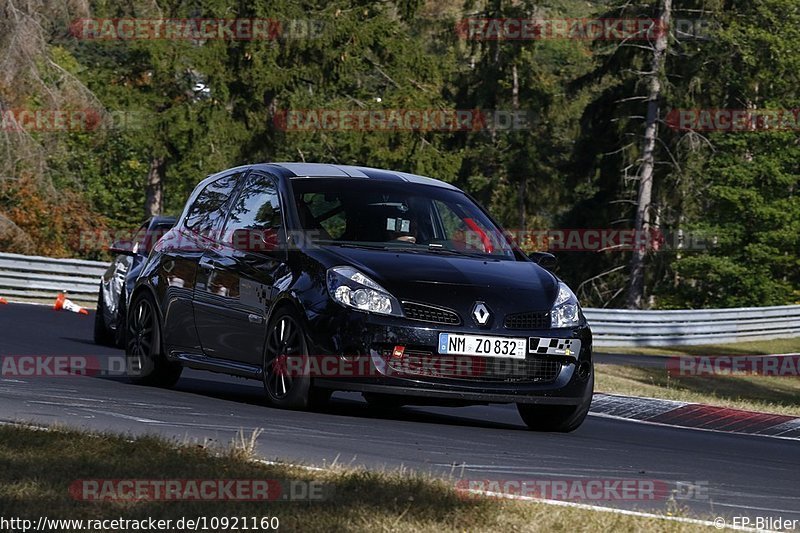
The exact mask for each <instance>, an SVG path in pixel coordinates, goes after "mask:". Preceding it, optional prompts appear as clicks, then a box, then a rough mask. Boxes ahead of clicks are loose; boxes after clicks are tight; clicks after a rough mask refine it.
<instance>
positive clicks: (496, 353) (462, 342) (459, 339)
mask: <svg viewBox="0 0 800 533" xmlns="http://www.w3.org/2000/svg"><path fill="white" fill-rule="evenodd" d="M527 345H528V340H527V339H519V338H508V337H492V336H486V335H458V334H456V333H439V353H440V354H450V355H476V356H481V357H508V358H511V359H525V351H526V348H527Z"/></svg>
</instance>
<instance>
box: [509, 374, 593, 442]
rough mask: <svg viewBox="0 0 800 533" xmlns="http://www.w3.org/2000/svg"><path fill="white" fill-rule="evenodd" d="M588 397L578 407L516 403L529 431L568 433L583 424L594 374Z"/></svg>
mask: <svg viewBox="0 0 800 533" xmlns="http://www.w3.org/2000/svg"><path fill="white" fill-rule="evenodd" d="M588 388H589V394H588V397H587V398H586V399H585V400H584V401H583V402H582V403H580V404H579V405H531V404H524V403H518V404H517V411H519V415H520V417H522V421H523V422H525V424H526V425H527V426H528V428H529V429H532V430H534V431H558V432H562V433H569V432H570V431H575V430H576V429H578V427H580V425H581V424H583V421H584V419H585V418H586V415H587V414H588V413H589V407H590V406H591V404H592V392H593V391H594V372H592V375H591V376H590V377H589V384H588Z"/></svg>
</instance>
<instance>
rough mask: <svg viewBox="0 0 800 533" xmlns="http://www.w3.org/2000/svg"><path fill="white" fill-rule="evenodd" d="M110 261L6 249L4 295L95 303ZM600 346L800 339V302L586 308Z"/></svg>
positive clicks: (1, 260) (0, 290)
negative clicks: (60, 294) (733, 306)
mask: <svg viewBox="0 0 800 533" xmlns="http://www.w3.org/2000/svg"><path fill="white" fill-rule="evenodd" d="M107 267H108V264H107V263H102V262H98V261H82V260H78V259H52V258H49V257H35V256H34V257H31V256H24V255H15V254H7V253H0V296H3V297H6V298H11V299H17V300H21V301H24V300H28V301H30V300H39V301H42V300H54V299H55V297H56V295H57V293H58V292H60V291H66V292H67V294H68V295H69V298H70V299H71V300H74V301H75V302H77V303H79V304H81V305H86V306H90V307H91V306H93V305H94V304H95V302H96V301H97V291H98V289H99V283H100V276H101V275H102V274H103V272H105V270H106V268H107ZM583 311H584V313H585V314H586V318H587V319H588V320H589V324H590V325H591V326H592V333H593V334H594V344H595V346H678V345H690V344H717V343H727V342H741V341H751V340H768V339H778V338H789V337H800V305H788V306H779V307H745V308H738V309H697V310H682V311H634V310H628V309H592V308H585V309H584V310H583Z"/></svg>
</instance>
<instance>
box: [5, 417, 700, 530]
mask: <svg viewBox="0 0 800 533" xmlns="http://www.w3.org/2000/svg"><path fill="white" fill-rule="evenodd" d="M243 443H244V446H241V445H240V446H237V447H232V448H230V449H228V450H220V449H209V448H205V447H203V446H198V445H188V444H177V443H170V442H165V441H163V440H160V439H157V438H152V437H144V438H137V439H126V438H123V437H121V436H113V435H93V434H86V433H81V432H76V431H69V430H60V429H56V430H50V431H43V430H36V429H31V428H25V427H18V426H0V464H2V465H3V468H0V509H2V515H3V517H5V518H9V517H21V518H27V519H32V520H34V521H36V520H38V518H39V517H40V516H46V517H48V518H65V519H83V520H87V519H114V518H126V519H146V518H148V517H153V518H156V519H172V520H177V519H179V518H181V517H201V516H204V517H209V518H210V517H235V516H240V517H241V516H246V517H251V516H256V517H272V516H274V517H278V518H279V520H280V530H281V531H370V532H371V531H436V532H445V531H540V530H541V531H649V532H661V531H663V532H679V531H694V530H698V529H700V527H701V526H697V525H693V524H687V523H680V522H674V521H666V520H658V519H652V518H642V517H634V516H626V515H620V514H615V513H608V512H597V511H592V510H586V509H577V508H568V507H554V506H551V505H546V504H542V503H532V502H520V501H510V500H495V499H473V498H463V497H459V495H458V494H457V493H456V492H455V491H454V490H453V489H452V488H450V486H449V485H447V483H446V482H444V481H441V480H435V479H429V478H426V477H422V476H420V475H415V474H409V473H404V472H367V471H362V470H352V469H343V468H337V469H333V470H325V471H312V470H309V469H303V468H298V467H292V466H284V465H268V464H262V463H257V462H253V461H252V460H250V457H249V456H250V453H251V452H249V451H248V448H249V446H248V444H247V441H246V439H245V440H244V441H243ZM80 479H116V480H119V479H138V480H142V479H277V480H285V481H286V480H295V481H317V482H322V483H324V484H325V485H326V487H327V490H326V492H327V493H329V494H330V497H329V498H328V499H326V500H325V501H313V502H298V501H294V502H288V501H275V502H236V501H225V502H209V501H203V502H197V501H168V502H164V501H138V502H125V503H122V502H85V501H78V500H75V499H74V498H73V497H72V496H70V493H69V492H68V487H69V486H70V484H72V483H73V482H74V481H75V480H80ZM34 523H35V522H34ZM704 529H706V528H704ZM59 531H71V530H70V529H61V530H59ZM250 531H253V530H252V529H251V530H250Z"/></svg>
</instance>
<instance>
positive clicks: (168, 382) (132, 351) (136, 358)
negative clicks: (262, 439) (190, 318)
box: [125, 293, 183, 387]
mask: <svg viewBox="0 0 800 533" xmlns="http://www.w3.org/2000/svg"><path fill="white" fill-rule="evenodd" d="M131 311H132V312H131V316H130V317H129V320H128V321H127V329H126V342H125V356H126V359H127V363H128V377H129V378H130V380H131V381H132V382H133V383H136V384H139V385H151V386H155V387H172V386H173V385H175V383H176V382H177V381H178V379H179V378H180V377H181V372H182V371H183V367H182V366H181V365H180V364H179V363H173V362H172V361H168V360H167V358H166V357H164V353H163V349H162V346H161V324H160V323H159V322H160V321H159V318H158V313H157V311H156V305H155V302H154V301H153V298H152V297H151V296H150V295H149V294H147V293H141V294H139V295H138V296H137V297H136V298H135V299H134V301H133V306H132V307H131Z"/></svg>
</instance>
